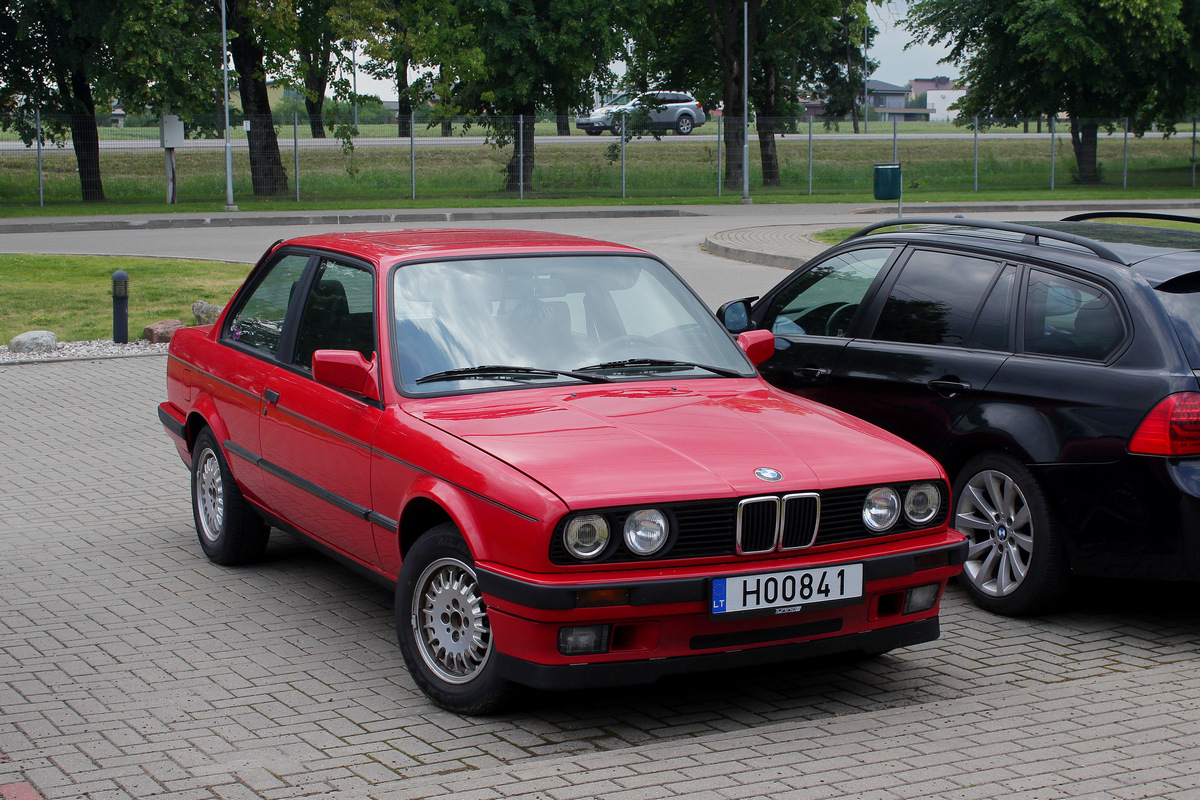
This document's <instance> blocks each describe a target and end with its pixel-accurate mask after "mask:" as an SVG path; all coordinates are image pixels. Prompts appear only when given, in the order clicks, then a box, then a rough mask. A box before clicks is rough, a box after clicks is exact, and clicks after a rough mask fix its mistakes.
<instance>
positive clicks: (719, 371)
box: [578, 358, 743, 378]
mask: <svg viewBox="0 0 1200 800" xmlns="http://www.w3.org/2000/svg"><path fill="white" fill-rule="evenodd" d="M624 368H628V369H639V370H640V369H647V370H666V371H673V370H683V369H703V370H708V371H709V372H711V373H713V374H715V375H721V376H722V377H725V378H741V377H743V375H742V373H740V372H738V371H737V370H732V369H726V368H725V367H710V366H709V365H707V364H693V363H692V362H690V361H668V360H666V359H662V358H626V359H624V360H621V361H605V362H604V363H603V364H592V365H590V366H587V367H580V368H579V370H578V371H579V372H591V371H592V370H600V369H624Z"/></svg>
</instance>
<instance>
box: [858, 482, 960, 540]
mask: <svg viewBox="0 0 1200 800" xmlns="http://www.w3.org/2000/svg"><path fill="white" fill-rule="evenodd" d="M941 506H942V493H941V492H940V491H938V488H937V486H935V485H934V484H932V483H916V484H913V485H912V486H910V487H909V488H908V491H907V492H905V494H904V504H903V506H901V504H900V494H899V493H898V492H897V491H896V490H895V489H893V488H892V487H890V486H880V487H878V488H875V489H872V490H871V491H870V492H868V493H867V500H866V502H865V503H863V512H862V519H863V524H864V525H866V526H867V528H868V529H869V530H871V531H872V532H873V533H883V532H884V531H886V530H888V529H890V528H891V527H892V526H893V525H895V524H896V521H897V520H898V519H900V513H901V511H902V510H903V512H904V516H905V517H906V518H907V519H908V521H909V522H910V523H912V524H913V525H916V526H918V527H920V526H922V525H926V524H928V523H930V522H932V521H933V519H934V517H936V516H937V513H938V511H939V510H940V509H941Z"/></svg>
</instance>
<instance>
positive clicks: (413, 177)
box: [408, 111, 417, 200]
mask: <svg viewBox="0 0 1200 800" xmlns="http://www.w3.org/2000/svg"><path fill="white" fill-rule="evenodd" d="M408 185H409V188H410V189H412V199H413V200H416V199H417V113H416V112H415V111H412V112H409V115H408Z"/></svg>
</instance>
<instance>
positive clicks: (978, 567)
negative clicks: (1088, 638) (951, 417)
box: [954, 453, 1069, 616]
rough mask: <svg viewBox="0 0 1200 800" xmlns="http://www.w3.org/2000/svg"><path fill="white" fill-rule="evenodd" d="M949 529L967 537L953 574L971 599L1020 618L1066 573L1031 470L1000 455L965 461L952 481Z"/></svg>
mask: <svg viewBox="0 0 1200 800" xmlns="http://www.w3.org/2000/svg"><path fill="white" fill-rule="evenodd" d="M954 498H955V500H954V503H955V509H954V527H955V528H956V529H957V530H958V531H960V532H961V533H963V534H964V535H966V537H967V539H968V542H967V543H968V551H967V560H966V562H965V563H964V564H963V571H962V575H961V576H960V578H959V580H960V581H962V583H963V586H964V587H965V588H966V590H967V592H968V593H969V594H970V595H971V597H972V599H973V600H974V601H975V603H976V604H977V605H979V606H980V607H982V608H985V609H987V610H988V611H992V612H994V613H997V614H1005V615H1008V616H1020V615H1023V614H1032V613H1035V612H1038V611H1043V610H1045V609H1048V608H1050V607H1052V606H1053V605H1054V604H1055V603H1057V602H1058V601H1059V600H1060V599H1061V597H1062V595H1063V593H1064V592H1065V591H1066V588H1067V581H1068V578H1069V575H1068V572H1067V564H1066V556H1065V554H1064V552H1063V544H1062V539H1061V536H1060V535H1059V532H1058V529H1057V525H1056V524H1055V520H1054V515H1053V511H1052V510H1051V508H1050V505H1049V503H1047V501H1046V496H1045V494H1044V492H1043V491H1042V487H1041V486H1040V485H1039V484H1038V482H1037V479H1035V478H1034V477H1033V475H1032V473H1030V472H1029V470H1028V469H1027V468H1026V467H1025V466H1024V465H1023V464H1021V463H1020V462H1019V461H1017V460H1016V459H1015V458H1012V457H1011V456H1009V455H1007V454H1004V453H984V454H982V455H979V456H976V457H975V458H973V459H971V461H970V462H968V463H967V465H966V466H965V467H964V468H963V469H962V471H961V472H960V473H959V475H958V480H957V481H956V482H955V487H954Z"/></svg>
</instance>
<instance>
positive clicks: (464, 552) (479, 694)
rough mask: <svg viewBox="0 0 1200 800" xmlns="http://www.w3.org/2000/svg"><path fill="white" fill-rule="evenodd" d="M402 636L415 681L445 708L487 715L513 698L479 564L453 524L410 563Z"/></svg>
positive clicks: (399, 608)
mask: <svg viewBox="0 0 1200 800" xmlns="http://www.w3.org/2000/svg"><path fill="white" fill-rule="evenodd" d="M396 635H397V638H398V639H399V641H400V652H401V654H402V655H403V656H404V663H405V664H406V665H407V666H408V671H409V672H410V673H411V674H412V676H413V679H414V680H415V681H416V682H417V685H418V686H420V687H421V690H422V691H423V692H425V694H426V695H428V696H429V698H430V699H431V700H433V701H434V702H435V703H437V704H438V705H440V706H442V707H443V708H446V709H448V710H450V711H454V712H456V713H459V714H488V713H492V712H495V711H498V710H500V709H501V708H503V707H504V706H505V705H506V704H507V703H508V701H509V699H510V698H511V695H512V686H511V684H509V683H508V682H507V681H505V680H504V679H503V678H501V677H500V676H499V674H498V673H499V668H498V666H497V664H496V648H495V643H494V641H493V638H492V629H491V625H490V623H489V620H488V611H487V605H486V604H485V603H484V602H483V592H482V591H481V590H480V588H479V579H478V577H477V576H476V574H475V560H474V559H473V558H472V557H471V551H470V550H469V549H468V548H467V543H466V542H465V541H463V538H462V535H461V534H460V533H459V532H458V529H457V528H456V527H455V526H454V525H453V524H452V523H443V524H441V525H438V526H436V527H434V528H432V529H431V530H430V531H429V532H428V533H426V534H425V535H424V536H422V537H421V538H420V539H418V540H417V542H416V544H414V545H413V546H412V549H411V550H409V552H408V554H407V555H406V556H405V557H404V563H403V565H402V566H401V568H400V580H399V581H398V582H397V584H396Z"/></svg>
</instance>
